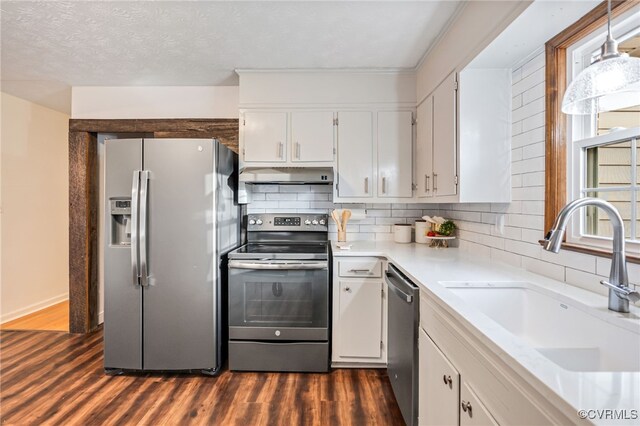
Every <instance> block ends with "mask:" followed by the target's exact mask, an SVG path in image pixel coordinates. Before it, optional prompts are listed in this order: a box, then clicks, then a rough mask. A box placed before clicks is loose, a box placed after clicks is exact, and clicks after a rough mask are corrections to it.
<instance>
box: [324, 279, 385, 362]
mask: <svg viewBox="0 0 640 426" xmlns="http://www.w3.org/2000/svg"><path fill="white" fill-rule="evenodd" d="M334 297H335V296H334ZM337 297H338V324H334V327H338V328H339V330H337V331H336V333H337V334H338V335H339V336H340V337H339V339H338V345H339V347H338V348H337V350H338V353H339V354H340V356H342V357H357V358H380V356H381V344H380V342H382V282H381V281H378V280H340V282H339V285H338V295H337Z"/></svg>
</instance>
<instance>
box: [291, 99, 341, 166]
mask: <svg viewBox="0 0 640 426" xmlns="http://www.w3.org/2000/svg"><path fill="white" fill-rule="evenodd" d="M291 150H292V153H291V161H293V162H330V161H333V112H331V111H312V112H292V113H291Z"/></svg>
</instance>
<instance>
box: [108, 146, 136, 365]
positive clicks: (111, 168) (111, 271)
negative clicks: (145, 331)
mask: <svg viewBox="0 0 640 426" xmlns="http://www.w3.org/2000/svg"><path fill="white" fill-rule="evenodd" d="M140 169H142V139H112V140H107V141H106V142H105V200H104V201H105V202H104V205H105V216H104V217H105V221H104V223H105V229H104V236H105V238H104V319H105V321H104V366H105V368H117V369H133V370H139V369H141V368H142V288H141V287H140V285H139V284H138V283H137V282H136V281H137V280H135V279H134V277H133V274H132V255H131V247H132V245H124V244H122V245H117V244H113V240H112V239H111V238H110V236H111V235H112V232H113V230H112V227H113V226H114V225H115V222H114V220H113V219H112V209H111V200H112V199H114V198H115V199H119V200H122V201H126V200H127V199H130V197H131V196H132V176H133V174H134V171H135V170H140ZM130 201H132V202H134V201H135V200H130ZM131 210H134V209H131ZM132 213H133V212H132ZM131 222H135V221H131ZM134 236H135V232H132V237H134ZM133 246H135V244H133Z"/></svg>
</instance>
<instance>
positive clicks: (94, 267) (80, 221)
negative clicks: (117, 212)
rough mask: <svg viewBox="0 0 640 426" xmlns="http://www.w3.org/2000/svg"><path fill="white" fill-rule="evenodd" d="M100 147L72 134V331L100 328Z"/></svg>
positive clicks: (89, 135)
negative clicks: (98, 309) (98, 326)
mask: <svg viewBox="0 0 640 426" xmlns="http://www.w3.org/2000/svg"><path fill="white" fill-rule="evenodd" d="M97 302H98V144H97V140H96V136H95V134H92V133H89V132H83V131H70V132H69V331H70V332H71V333H88V332H89V331H91V330H93V329H94V328H95V327H96V326H97V325H98V315H97V304H98V303H97Z"/></svg>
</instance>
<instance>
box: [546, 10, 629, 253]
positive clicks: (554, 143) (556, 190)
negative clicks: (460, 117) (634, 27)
mask: <svg viewBox="0 0 640 426" xmlns="http://www.w3.org/2000/svg"><path fill="white" fill-rule="evenodd" d="M638 4H640V0H612V1H611V16H612V18H615V17H617V16H619V15H621V14H622V13H624V12H626V11H627V10H629V9H631V8H632V7H634V6H637V5H638ZM606 23H607V2H606V1H604V2H602V3H600V4H599V5H598V6H596V7H595V8H593V9H592V10H591V11H590V12H589V13H587V14H586V15H585V16H583V17H582V18H580V19H579V20H577V21H576V22H574V23H573V24H572V25H570V26H569V27H567V28H566V29H565V30H563V31H562V32H560V33H559V34H558V35H556V36H555V37H553V38H552V39H550V40H549V41H547V43H546V44H545V61H546V65H545V212H544V226H545V232H546V231H547V230H550V229H551V228H552V226H553V223H554V221H555V218H556V216H557V215H558V213H559V212H560V210H561V209H562V207H564V205H565V204H566V202H567V192H568V191H567V129H568V120H567V116H566V115H565V114H563V113H562V109H561V108H562V98H563V96H564V92H565V91H566V88H567V49H568V48H569V47H570V46H572V45H573V44H575V43H577V42H578V41H580V40H581V39H583V38H584V37H586V36H588V35H589V34H590V33H592V32H594V31H596V30H597V29H598V28H599V27H601V26H603V25H605V24H606ZM562 248H563V249H566V250H572V251H578V252H582V253H587V254H592V255H596V256H603V257H611V250H610V249H596V248H593V247H588V246H582V245H577V244H570V243H567V242H566V241H565V242H564V243H563V244H562ZM627 261H629V262H632V263H640V256H635V255H628V254H627Z"/></svg>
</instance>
